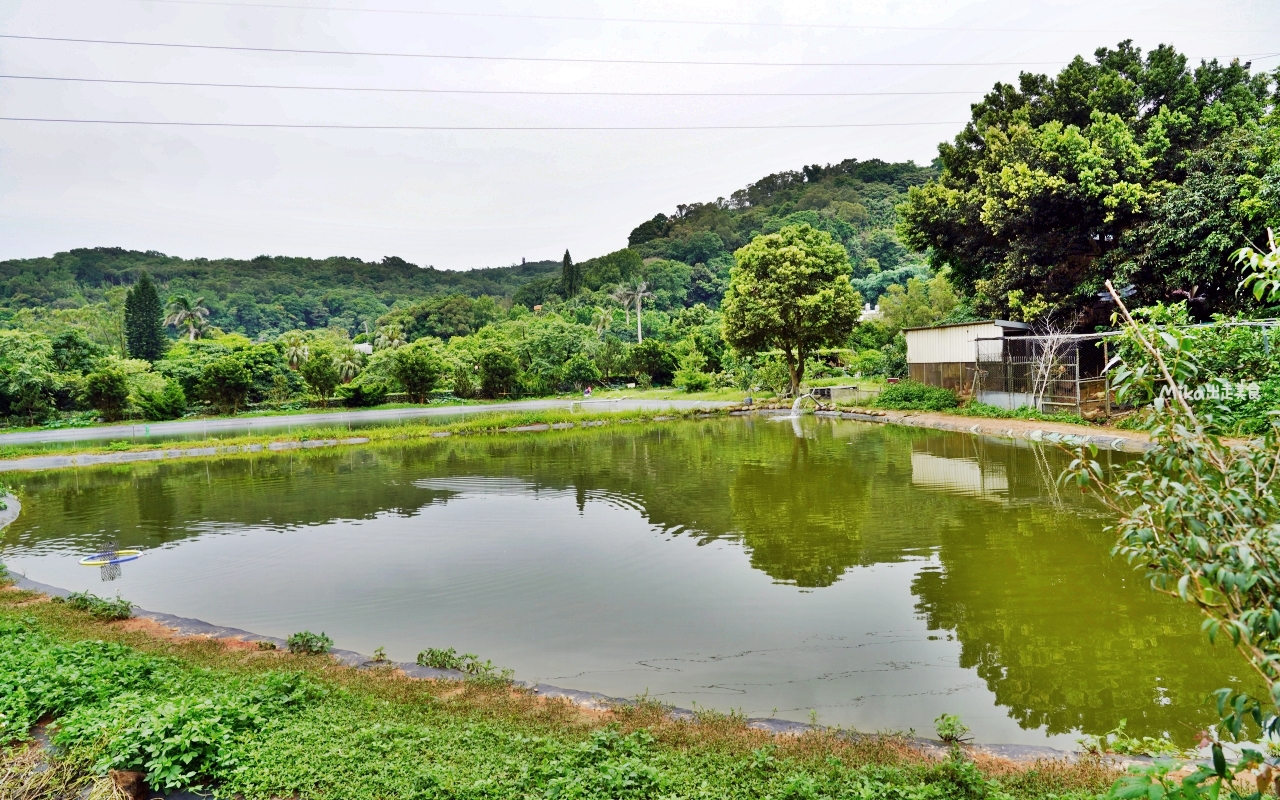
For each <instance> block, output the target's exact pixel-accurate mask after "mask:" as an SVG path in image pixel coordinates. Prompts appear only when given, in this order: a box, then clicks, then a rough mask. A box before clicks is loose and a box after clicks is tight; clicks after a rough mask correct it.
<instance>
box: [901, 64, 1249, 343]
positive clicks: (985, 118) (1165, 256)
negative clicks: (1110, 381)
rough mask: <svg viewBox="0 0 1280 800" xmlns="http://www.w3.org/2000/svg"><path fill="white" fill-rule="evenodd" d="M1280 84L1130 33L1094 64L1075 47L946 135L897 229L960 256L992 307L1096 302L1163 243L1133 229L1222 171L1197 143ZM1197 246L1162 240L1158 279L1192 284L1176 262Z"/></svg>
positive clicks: (963, 273)
mask: <svg viewBox="0 0 1280 800" xmlns="http://www.w3.org/2000/svg"><path fill="white" fill-rule="evenodd" d="M1271 83H1272V81H1271V79H1270V76H1267V75H1251V74H1250V72H1249V68H1248V65H1241V64H1239V63H1236V62H1232V63H1231V64H1226V65H1223V64H1219V63H1218V62H1217V61H1210V62H1202V63H1201V64H1200V65H1199V66H1198V67H1195V68H1192V67H1189V66H1188V64H1187V59H1186V57H1185V56H1183V55H1182V54H1180V53H1178V52H1177V51H1176V50H1174V49H1173V48H1171V47H1168V46H1163V45H1162V46H1160V47H1157V48H1156V49H1154V50H1152V51H1151V52H1149V53H1148V54H1146V56H1145V57H1144V56H1143V54H1142V52H1141V51H1140V50H1139V49H1138V48H1136V47H1134V46H1133V45H1132V44H1131V43H1130V42H1127V41H1126V42H1121V43H1120V44H1119V45H1118V46H1117V47H1116V48H1115V49H1109V48H1100V49H1099V50H1097V51H1096V52H1095V53H1094V61H1093V62H1092V63H1090V62H1088V61H1086V60H1085V59H1084V58H1081V57H1079V56H1077V57H1076V58H1075V60H1073V61H1072V62H1071V63H1070V64H1069V65H1067V67H1066V68H1064V69H1063V70H1062V71H1061V72H1060V73H1059V74H1058V75H1057V77H1056V78H1050V77H1048V76H1046V75H1033V74H1030V73H1023V74H1022V75H1021V76H1020V78H1019V81H1018V86H1016V87H1015V86H1011V85H1009V84H1004V83H997V84H996V85H995V87H994V88H993V89H992V91H991V92H990V93H989V94H988V95H987V96H986V97H985V98H984V99H983V100H982V102H980V103H977V104H975V105H974V106H973V108H972V117H971V120H970V121H969V123H968V124H967V125H966V126H965V128H964V130H963V131H961V132H960V133H959V134H958V135H957V136H956V137H955V141H954V142H951V143H944V144H942V145H940V146H939V155H940V159H939V160H940V163H941V165H942V167H943V173H942V175H941V176H940V177H939V178H938V179H937V180H935V181H931V182H930V183H929V184H927V185H925V186H923V187H919V188H913V189H912V190H911V191H910V193H909V196H908V200H907V202H906V203H905V204H904V205H903V206H902V208H901V213H902V216H903V223H902V225H901V229H900V232H901V234H902V235H903V237H904V238H905V239H906V241H907V242H908V243H909V244H910V245H912V246H914V247H916V248H918V249H925V248H932V250H933V259H934V264H935V266H942V265H946V266H950V267H951V269H952V274H953V277H954V279H955V280H956V281H957V283H958V284H959V285H960V286H961V287H962V288H963V289H964V290H966V291H968V292H972V293H973V295H974V299H975V301H976V303H977V305H978V307H979V309H980V310H982V311H984V312H987V313H1000V314H1011V315H1014V316H1021V317H1023V318H1029V317H1034V316H1038V315H1041V314H1044V313H1052V312H1054V311H1057V310H1061V311H1071V312H1076V311H1082V310H1087V309H1089V308H1091V307H1093V306H1095V305H1096V304H1097V300H1098V293H1099V292H1100V291H1101V290H1102V281H1103V280H1104V279H1105V278H1107V277H1110V276H1113V275H1116V274H1117V273H1118V272H1125V271H1132V270H1133V269H1134V266H1133V264H1134V263H1136V262H1137V261H1140V260H1141V257H1142V255H1143V250H1144V248H1145V247H1146V246H1147V245H1146V242H1148V241H1153V239H1152V237H1150V236H1143V237H1134V236H1132V235H1130V234H1131V233H1132V232H1133V231H1135V230H1137V229H1139V228H1142V227H1143V226H1146V225H1148V224H1150V223H1151V221H1152V220H1153V215H1154V214H1155V213H1156V212H1157V210H1158V209H1161V208H1162V207H1163V206H1162V204H1164V203H1165V202H1166V199H1167V198H1168V197H1169V196H1170V194H1171V192H1173V191H1175V190H1176V189H1177V187H1180V186H1184V185H1185V184H1186V183H1187V182H1188V180H1189V176H1192V175H1195V174H1197V172H1199V171H1204V170H1205V169H1209V171H1210V172H1212V171H1213V170H1214V169H1217V167H1216V166H1214V165H1213V164H1212V159H1211V160H1210V162H1209V163H1206V162H1205V161H1204V160H1203V159H1198V158H1197V154H1198V153H1200V151H1202V150H1203V149H1204V148H1206V147H1209V146H1211V145H1214V144H1215V143H1216V142H1217V141H1218V139H1219V138H1220V137H1222V136H1223V135H1224V134H1229V133H1231V132H1233V131H1237V130H1239V129H1240V128H1242V127H1248V126H1251V125H1255V124H1259V121H1260V120H1262V119H1263V118H1264V116H1265V115H1266V113H1267V112H1268V110H1269V108H1270V103H1271V98H1270V96H1269V90H1270V88H1271ZM1164 213H1165V214H1166V217H1167V218H1168V219H1169V220H1170V222H1173V221H1174V220H1175V219H1176V218H1177V217H1178V213H1177V212H1176V210H1175V209H1168V210H1166V211H1165V212H1164ZM1227 227H1229V225H1228V226H1227ZM1227 235H1228V236H1230V235H1231V233H1230V232H1229V233H1228V234H1227ZM1240 244H1243V242H1239V241H1238V242H1236V245H1237V246H1239V245H1240ZM1193 246H1194V243H1193V242H1190V241H1188V242H1184V243H1181V244H1178V245H1175V244H1173V243H1172V242H1171V241H1170V242H1166V246H1165V247H1164V250H1163V251H1162V255H1161V256H1160V258H1159V259H1156V260H1154V261H1153V260H1148V261H1147V264H1148V267H1149V268H1150V269H1152V270H1153V271H1154V274H1153V276H1152V285H1153V286H1154V287H1156V288H1155V289H1153V291H1156V292H1165V293H1169V292H1172V291H1173V290H1175V289H1179V288H1184V287H1183V286H1182V284H1183V283H1185V276H1182V275H1179V274H1177V271H1176V270H1170V269H1169V266H1168V265H1170V264H1174V263H1177V261H1178V256H1179V254H1180V252H1181V251H1179V250H1178V248H1179V247H1181V248H1183V249H1184V250H1185V249H1186V248H1191V247H1193ZM1170 247H1172V248H1173V249H1172V251H1171V250H1170ZM1220 255H1221V256H1222V258H1221V262H1222V263H1223V264H1225V262H1226V255H1227V253H1225V252H1223V253H1221V254H1220ZM1161 265H1163V266H1161ZM1185 288H1189V287H1185Z"/></svg>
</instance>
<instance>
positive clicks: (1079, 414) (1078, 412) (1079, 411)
mask: <svg viewBox="0 0 1280 800" xmlns="http://www.w3.org/2000/svg"><path fill="white" fill-rule="evenodd" d="M1076 416H1077V417H1083V416H1084V409H1083V408H1081V407H1080V345H1078V344H1077V345H1076Z"/></svg>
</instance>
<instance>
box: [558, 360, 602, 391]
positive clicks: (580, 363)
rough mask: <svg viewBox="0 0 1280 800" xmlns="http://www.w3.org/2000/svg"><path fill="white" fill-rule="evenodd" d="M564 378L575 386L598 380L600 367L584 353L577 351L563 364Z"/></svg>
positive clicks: (588, 384)
mask: <svg viewBox="0 0 1280 800" xmlns="http://www.w3.org/2000/svg"><path fill="white" fill-rule="evenodd" d="M564 379H565V380H566V381H568V382H569V383H572V384H573V385H574V386H575V387H576V388H578V389H581V388H582V387H583V386H590V385H591V384H595V383H599V382H600V369H599V367H597V366H596V365H595V362H594V361H592V360H591V359H590V358H588V357H587V356H586V354H584V353H578V354H576V355H575V356H574V357H573V358H571V359H569V361H568V363H567V364H565V365H564Z"/></svg>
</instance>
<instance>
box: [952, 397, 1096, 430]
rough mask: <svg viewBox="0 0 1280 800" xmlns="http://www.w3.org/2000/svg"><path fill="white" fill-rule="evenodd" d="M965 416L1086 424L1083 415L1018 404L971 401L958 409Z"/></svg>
mask: <svg viewBox="0 0 1280 800" xmlns="http://www.w3.org/2000/svg"><path fill="white" fill-rule="evenodd" d="M958 410H959V412H960V413H961V414H964V415H965V416H966V417H986V418H987V419H1030V420H1036V421H1038V422H1064V423H1066V424H1068V425H1088V424H1089V421H1088V420H1087V419H1085V418H1084V417H1081V416H1078V415H1076V414H1071V413H1069V412H1066V411H1062V412H1058V413H1054V414H1046V413H1044V412H1043V411H1037V410H1036V409H1034V408H1032V407H1030V406H1019V407H1017V408H1014V409H1008V408H1000V407H999V406H993V405H988V404H987V403H979V402H976V401H975V402H971V403H968V404H967V405H965V406H964V407H963V408H961V409H958Z"/></svg>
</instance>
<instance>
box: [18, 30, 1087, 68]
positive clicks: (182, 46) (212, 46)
mask: <svg viewBox="0 0 1280 800" xmlns="http://www.w3.org/2000/svg"><path fill="white" fill-rule="evenodd" d="M0 39H15V40H22V41H32V42H70V43H73V44H109V45H125V46H128V47H163V48H179V49H184V50H221V51H237V52H246V53H294V54H301V55H326V56H378V57H386V58H432V59H449V60H456V61H525V62H545V63H552V64H662V65H672V66H718V67H993V66H1001V67H1017V66H1028V67H1029V66H1047V65H1052V64H1061V63H1062V60H1061V59H1059V60H1057V61H692V60H673V61H664V60H660V59H647V58H561V57H555V56H472V55H450V54H444V53H399V52H391V51H387V52H379V51H372V50H314V49H303V48H292V47H249V46H246V45H226V44H183V43H178V42H138V41H130V40H125V39H79V38H72V37H67V36H23V35H18V34H12V33H3V34H0Z"/></svg>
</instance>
